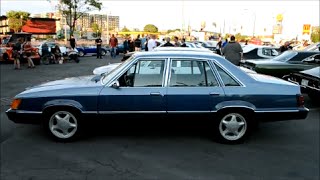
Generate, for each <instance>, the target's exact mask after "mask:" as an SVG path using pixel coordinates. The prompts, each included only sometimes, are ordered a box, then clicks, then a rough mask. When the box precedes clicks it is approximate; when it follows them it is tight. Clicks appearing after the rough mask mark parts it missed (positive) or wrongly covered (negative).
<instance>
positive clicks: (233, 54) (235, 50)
mask: <svg viewBox="0 0 320 180" xmlns="http://www.w3.org/2000/svg"><path fill="white" fill-rule="evenodd" d="M235 40H236V38H235V37H234V36H231V37H230V41H229V42H228V44H227V45H226V46H225V47H224V48H223V49H222V53H223V55H224V56H225V58H226V59H227V60H229V61H230V62H231V63H233V64H234V65H237V66H240V61H241V60H242V59H243V50H242V47H241V45H240V44H239V43H238V42H236V41H235Z"/></svg>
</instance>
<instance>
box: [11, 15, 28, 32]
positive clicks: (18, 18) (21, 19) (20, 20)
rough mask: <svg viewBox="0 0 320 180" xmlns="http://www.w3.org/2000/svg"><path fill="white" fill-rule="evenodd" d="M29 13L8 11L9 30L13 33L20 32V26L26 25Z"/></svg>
mask: <svg viewBox="0 0 320 180" xmlns="http://www.w3.org/2000/svg"><path fill="white" fill-rule="evenodd" d="M29 16H30V13H28V12H25V11H9V12H7V17H8V19H9V28H10V29H13V30H14V32H19V31H21V28H22V26H23V25H24V24H25V23H26V21H27V19H28V17H29Z"/></svg>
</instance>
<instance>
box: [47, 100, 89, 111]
mask: <svg viewBox="0 0 320 180" xmlns="http://www.w3.org/2000/svg"><path fill="white" fill-rule="evenodd" d="M61 108H65V109H68V110H73V111H76V112H77V113H82V112H83V106H82V105H81V104H80V103H79V102H77V101H74V100H68V99H66V100H64V99H59V100H52V101H48V102H47V103H45V104H44V105H43V108H42V112H43V114H46V113H47V112H49V111H52V110H55V109H61Z"/></svg>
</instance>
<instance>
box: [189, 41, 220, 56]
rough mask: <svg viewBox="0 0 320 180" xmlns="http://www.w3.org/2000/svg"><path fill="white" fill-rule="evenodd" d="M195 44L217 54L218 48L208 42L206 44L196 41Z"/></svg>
mask: <svg viewBox="0 0 320 180" xmlns="http://www.w3.org/2000/svg"><path fill="white" fill-rule="evenodd" d="M193 43H195V44H199V45H200V46H202V47H204V48H206V49H209V50H210V51H212V52H214V53H216V46H217V45H215V46H214V44H212V43H208V42H205V41H194V42H193Z"/></svg>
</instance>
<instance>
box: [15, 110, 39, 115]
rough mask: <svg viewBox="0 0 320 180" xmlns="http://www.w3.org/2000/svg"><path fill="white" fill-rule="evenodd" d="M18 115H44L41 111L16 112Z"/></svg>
mask: <svg viewBox="0 0 320 180" xmlns="http://www.w3.org/2000/svg"><path fill="white" fill-rule="evenodd" d="M16 113H17V114H42V112H41V111H26V110H16Z"/></svg>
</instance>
